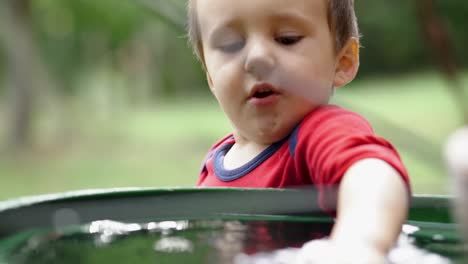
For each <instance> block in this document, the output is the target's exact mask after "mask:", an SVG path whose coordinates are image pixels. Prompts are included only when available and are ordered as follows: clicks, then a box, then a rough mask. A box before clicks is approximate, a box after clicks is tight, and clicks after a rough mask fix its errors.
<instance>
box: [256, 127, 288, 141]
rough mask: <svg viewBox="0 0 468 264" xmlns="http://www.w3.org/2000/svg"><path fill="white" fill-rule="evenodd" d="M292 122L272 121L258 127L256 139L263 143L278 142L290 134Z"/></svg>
mask: <svg viewBox="0 0 468 264" xmlns="http://www.w3.org/2000/svg"><path fill="white" fill-rule="evenodd" d="M295 126H296V123H294V124H284V123H282V124H281V123H273V124H271V123H270V124H269V125H265V126H261V127H259V128H258V133H257V137H256V138H257V139H258V141H259V142H262V143H264V144H273V143H275V142H278V141H280V140H282V139H284V138H286V137H287V136H289V134H291V132H292V131H293V130H294V127H295Z"/></svg>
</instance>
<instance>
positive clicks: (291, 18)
mask: <svg viewBox="0 0 468 264" xmlns="http://www.w3.org/2000/svg"><path fill="white" fill-rule="evenodd" d="M268 19H269V20H271V21H275V22H286V23H290V24H292V25H293V26H299V27H304V26H305V25H306V24H308V25H312V24H313V23H314V21H313V20H312V19H311V18H310V17H309V16H306V15H304V14H303V13H301V12H298V11H296V10H282V11H278V12H275V13H273V14H271V15H269V16H268ZM241 26H242V22H240V21H239V20H236V19H229V18H228V19H225V20H223V21H222V22H220V23H219V24H218V25H216V26H215V27H213V28H212V30H211V31H209V32H208V34H207V37H208V39H212V38H213V37H216V36H219V34H222V33H223V32H224V31H225V30H226V29H227V28H237V27H241Z"/></svg>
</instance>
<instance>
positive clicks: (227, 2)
mask: <svg viewBox="0 0 468 264" xmlns="http://www.w3.org/2000/svg"><path fill="white" fill-rule="evenodd" d="M327 2H328V1H327V0H234V1H233V0H196V6H195V8H196V12H197V16H198V19H199V22H200V26H201V28H202V31H203V28H205V29H206V27H208V28H210V27H214V26H220V25H222V24H228V23H230V22H233V21H235V22H239V21H244V22H245V21H250V22H258V21H260V20H261V19H263V18H273V19H274V18H277V17H279V18H282V17H286V18H291V17H292V18H294V17H297V18H299V19H306V20H309V21H314V20H315V21H317V20H322V19H326V18H327Z"/></svg>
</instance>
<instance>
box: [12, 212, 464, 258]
mask: <svg viewBox="0 0 468 264" xmlns="http://www.w3.org/2000/svg"><path fill="white" fill-rule="evenodd" d="M331 227H332V223H326V222H293V221H221V220H206V221H164V222H151V223H146V224H126V223H120V222H114V221H108V220H105V221H96V222H93V223H91V224H90V225H87V226H86V227H83V228H80V229H79V230H76V229H75V230H73V231H68V232H65V231H64V232H63V233H60V234H59V233H51V234H47V235H43V236H38V237H33V238H31V239H30V240H29V242H28V243H26V244H25V245H24V246H23V247H22V248H20V249H18V250H17V252H16V253H15V254H14V255H13V256H11V257H10V259H11V263H71V264H73V263H236V264H238V263H239V264H241V263H290V260H292V259H294V257H295V254H296V253H297V248H299V247H301V246H302V245H303V244H304V243H305V242H307V241H310V240H313V239H324V238H326V236H327V235H328V234H329V233H330V231H331ZM423 231H424V232H428V230H423ZM418 232H421V229H420V227H417V226H412V225H405V226H404V227H403V232H402V235H401V237H400V241H399V245H398V247H396V248H395V249H394V250H393V251H392V252H391V253H390V255H389V257H390V259H391V260H392V262H391V263H401V264H405V263H432V264H445V263H450V262H449V261H448V259H446V258H444V257H442V256H440V255H437V254H433V253H431V252H430V251H428V250H425V249H430V248H431V246H433V245H434V244H438V245H439V246H440V245H442V247H443V250H440V249H439V250H438V251H437V250H433V251H434V252H438V253H441V254H444V252H449V253H448V254H445V257H449V258H451V259H452V260H457V259H461V256H462V250H461V247H460V245H459V244H453V243H446V242H448V241H445V240H444V237H443V236H434V235H437V234H432V236H433V239H432V242H430V243H429V242H428V241H427V236H425V239H426V240H424V239H422V240H421V241H419V240H418V236H417V235H415V234H418ZM452 232H455V231H454V230H452ZM429 240H431V239H429ZM444 243H445V244H444ZM416 246H418V247H419V248H418V247H416ZM457 247H458V248H457ZM424 248H425V249H424ZM444 250H445V251H444ZM454 263H457V262H454ZM459 263H462V262H459Z"/></svg>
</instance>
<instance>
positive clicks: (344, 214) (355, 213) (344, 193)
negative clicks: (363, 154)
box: [295, 159, 409, 264]
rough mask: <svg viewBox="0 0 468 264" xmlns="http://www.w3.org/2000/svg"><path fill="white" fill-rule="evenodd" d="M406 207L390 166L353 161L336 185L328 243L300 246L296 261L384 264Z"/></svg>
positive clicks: (403, 192)
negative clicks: (332, 224)
mask: <svg viewBox="0 0 468 264" xmlns="http://www.w3.org/2000/svg"><path fill="white" fill-rule="evenodd" d="M408 207H409V195H408V189H407V186H405V183H404V181H403V180H402V177H401V176H400V175H399V173H398V172H397V171H396V170H395V169H394V168H393V167H392V166H390V165H389V164H388V163H386V162H384V161H382V160H379V159H364V160H361V161H358V162H356V163H355V164H354V165H352V166H351V167H350V168H349V169H348V170H347V172H346V173H345V175H344V177H343V179H342V182H341V184H340V186H339V191H338V208H337V219H336V223H335V226H334V227H333V230H332V234H331V237H330V239H329V240H328V241H312V242H309V243H307V244H305V245H304V247H303V248H302V249H301V251H300V253H299V256H298V258H297V259H296V262H295V263H301V264H302V263H340V264H341V263H366V264H378V263H386V257H387V253H388V251H389V250H390V249H391V248H392V247H393V246H394V245H395V243H396V241H397V239H398V236H399V234H400V232H401V227H402V224H403V223H404V222H405V220H406V217H407V212H408Z"/></svg>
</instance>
